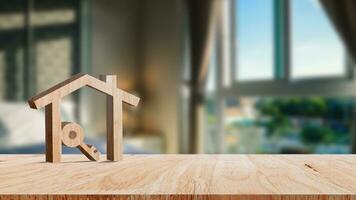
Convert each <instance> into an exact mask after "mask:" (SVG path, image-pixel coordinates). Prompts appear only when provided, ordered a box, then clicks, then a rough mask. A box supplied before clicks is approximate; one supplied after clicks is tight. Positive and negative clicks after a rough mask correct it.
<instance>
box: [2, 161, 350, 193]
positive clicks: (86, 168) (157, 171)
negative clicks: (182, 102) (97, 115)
mask: <svg viewBox="0 0 356 200" xmlns="http://www.w3.org/2000/svg"><path fill="white" fill-rule="evenodd" d="M62 160H63V161H62V163H56V164H52V163H46V162H44V155H0V199H2V198H1V197H4V198H5V197H8V198H9V199H13V197H16V196H18V195H19V194H24V195H28V196H33V197H35V196H40V195H45V196H47V197H48V196H54V197H56V196H57V197H61V196H66V197H71V196H77V197H78V196H81V195H84V196H86V198H87V197H91V196H92V195H95V197H98V195H99V196H101V195H103V196H104V195H115V196H116V197H120V198H121V197H128V196H131V197H132V196H133V197H143V196H146V197H147V196H148V197H150V196H151V197H152V196H154V197H162V199H166V198H167V197H174V198H177V197H184V198H185V197H189V198H191V197H201V198H202V199H204V198H205V197H207V198H208V197H210V196H215V197H221V198H222V197H224V198H225V197H228V198H230V197H235V199H239V198H241V199H243V198H244V197H247V196H248V197H251V198H252V199H259V198H260V199H265V198H266V197H268V198H269V199H295V198H296V197H298V198H299V197H300V198H301V199H303V198H302V197H305V198H307V199H320V198H322V199H328V198H329V197H330V199H335V198H336V199H356V196H354V195H356V155H125V156H124V159H123V161H120V162H109V161H105V156H102V157H101V162H93V161H88V160H87V159H86V158H85V157H84V156H83V155H64V156H63V158H62ZM175 195H178V196H175ZM146 197H145V198H144V199H147V198H146ZM251 198H250V199H251ZM158 199H159V198H158Z"/></svg>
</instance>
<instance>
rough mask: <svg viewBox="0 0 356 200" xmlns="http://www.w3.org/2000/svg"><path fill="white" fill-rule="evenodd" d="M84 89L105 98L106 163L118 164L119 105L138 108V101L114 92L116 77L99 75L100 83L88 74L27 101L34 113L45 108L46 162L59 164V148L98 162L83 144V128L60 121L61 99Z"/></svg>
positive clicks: (94, 151)
mask: <svg viewBox="0 0 356 200" xmlns="http://www.w3.org/2000/svg"><path fill="white" fill-rule="evenodd" d="M84 86H88V87H90V88H93V89H95V90H97V91H99V92H101V93H104V94H106V96H107V119H106V120H107V123H106V126H107V133H106V134H107V141H106V142H107V159H108V160H111V161H118V160H120V159H121V158H122V148H123V147H122V145H123V139H122V134H123V126H122V103H123V102H124V103H127V104H130V105H133V106H137V105H138V102H139V101H140V98H138V97H136V96H134V95H132V94H130V93H128V92H126V91H124V90H122V89H119V88H117V80H116V76H115V75H100V80H99V79H96V78H94V77H92V76H90V75H88V74H77V75H74V76H73V77H71V78H69V79H67V80H65V81H63V82H61V83H59V84H57V85H55V86H53V87H51V88H49V89H48V90H46V91H43V92H42V93H40V94H38V95H36V96H34V97H32V98H30V99H29V100H28V103H29V105H30V107H31V108H33V109H40V108H42V107H45V119H46V120H45V123H46V124H45V126H46V128H45V129H46V130H45V132H46V133H45V140H46V161H47V162H60V161H61V151H62V150H61V149H62V144H64V145H66V146H69V147H78V148H79V149H80V150H81V151H82V152H83V154H84V155H86V156H87V157H88V158H89V159H90V160H98V159H99V152H98V151H97V150H96V149H95V147H93V146H91V145H87V144H84V143H83V137H84V136H83V130H82V128H81V127H80V126H79V125H78V124H76V123H69V122H62V121H61V114H60V102H61V99H62V98H63V97H65V96H66V95H68V94H71V93H72V92H74V91H76V90H78V89H80V88H82V87H84Z"/></svg>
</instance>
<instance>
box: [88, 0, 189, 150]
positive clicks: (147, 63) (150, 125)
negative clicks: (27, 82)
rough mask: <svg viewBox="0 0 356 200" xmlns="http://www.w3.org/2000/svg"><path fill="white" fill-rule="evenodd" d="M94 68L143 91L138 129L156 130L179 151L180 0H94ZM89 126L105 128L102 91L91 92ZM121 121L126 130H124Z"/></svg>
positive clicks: (181, 14) (181, 35)
mask: <svg viewBox="0 0 356 200" xmlns="http://www.w3.org/2000/svg"><path fill="white" fill-rule="evenodd" d="M92 2H93V4H92V14H93V15H92V74H93V75H95V76H96V75H98V74H100V73H116V74H119V78H120V80H119V85H120V87H123V88H125V89H128V90H133V91H138V95H140V96H141V97H142V101H141V104H140V108H139V110H140V113H138V114H137V116H139V117H135V120H136V121H138V122H137V123H139V124H138V125H136V130H137V131H139V132H143V133H160V134H163V136H164V138H165V140H166V150H167V152H168V153H177V152H178V145H179V144H178V143H179V142H178V140H179V129H180V127H179V125H180V124H179V121H180V120H179V117H180V116H179V110H180V102H179V98H180V97H179V91H180V90H179V88H180V83H181V74H182V73H181V72H182V68H183V63H184V55H183V49H184V45H183V41H184V26H183V25H184V17H183V14H184V9H183V7H184V5H183V3H184V1H182V0H170V1H166V0H107V1H100V0H93V1H92ZM90 95H91V96H92V97H93V98H90V100H91V103H90V104H89V106H90V107H91V108H89V109H92V110H93V112H92V113H91V115H90V116H91V119H88V120H87V122H88V123H87V127H88V129H90V130H91V131H92V132H99V133H104V132H105V123H103V122H105V121H104V120H103V118H104V119H105V106H104V107H102V106H95V105H101V104H102V105H104V103H105V102H104V101H105V99H104V97H103V96H102V95H98V94H96V93H94V92H91V94H90ZM127 130H128V129H127V124H126V123H125V127H124V134H125V135H127V134H129V133H128V132H127Z"/></svg>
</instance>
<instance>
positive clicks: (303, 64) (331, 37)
mask: <svg viewBox="0 0 356 200" xmlns="http://www.w3.org/2000/svg"><path fill="white" fill-rule="evenodd" d="M291 5H292V9H291V12H292V15H291V17H292V18H291V22H292V27H291V28H292V32H291V34H292V44H291V47H292V49H291V51H292V57H291V59H292V60H291V61H292V62H291V64H292V69H291V76H292V78H293V79H300V78H313V77H328V76H342V75H345V73H346V65H345V58H344V48H343V46H342V44H341V41H340V40H339V38H338V36H337V33H336V31H335V29H334V28H333V26H332V24H331V23H330V21H329V19H328V17H327V15H326V13H325V12H324V10H323V8H322V6H321V5H320V3H319V1H317V0H292V1H291Z"/></svg>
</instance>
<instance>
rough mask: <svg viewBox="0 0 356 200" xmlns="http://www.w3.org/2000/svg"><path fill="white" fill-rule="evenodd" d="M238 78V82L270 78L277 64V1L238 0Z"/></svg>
mask: <svg viewBox="0 0 356 200" xmlns="http://www.w3.org/2000/svg"><path fill="white" fill-rule="evenodd" d="M235 6H236V20H233V21H235V22H236V25H235V28H236V33H237V40H236V42H237V44H236V47H237V51H236V53H237V56H235V58H236V59H237V61H236V62H235V63H237V70H236V73H237V74H236V78H237V80H238V81H249V80H270V79H272V78H273V74H274V67H273V65H274V63H273V0H262V1H261V0H238V1H236V2H235Z"/></svg>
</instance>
